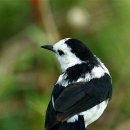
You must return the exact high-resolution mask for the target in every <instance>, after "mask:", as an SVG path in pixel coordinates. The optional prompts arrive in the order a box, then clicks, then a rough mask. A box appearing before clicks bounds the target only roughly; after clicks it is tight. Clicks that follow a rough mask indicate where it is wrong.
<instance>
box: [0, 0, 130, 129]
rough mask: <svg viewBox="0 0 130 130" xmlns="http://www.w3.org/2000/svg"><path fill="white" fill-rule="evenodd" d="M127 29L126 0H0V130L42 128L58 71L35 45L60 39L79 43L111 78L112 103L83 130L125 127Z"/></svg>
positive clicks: (129, 72)
mask: <svg viewBox="0 0 130 130" xmlns="http://www.w3.org/2000/svg"><path fill="white" fill-rule="evenodd" d="M129 28H130V1H129V0H118V1H117V0H98V1H96V0H93V1H92V0H75V1H70V0H66V1H61V0H55V1H54V0H50V1H49V0H1V1H0V50H1V51H0V115H1V116H0V130H41V129H42V130H43V129H44V119H45V111H46V107H47V104H48V102H49V99H50V94H51V90H52V88H53V84H54V83H55V82H56V80H57V77H58V75H59V74H60V67H59V63H58V62H57V60H56V58H55V56H54V55H53V54H50V53H49V52H48V51H43V50H42V49H41V48H40V46H41V45H43V44H47V43H51V44H53V43H55V42H56V41H57V40H59V39H61V38H65V37H74V38H77V39H80V40H82V41H83V42H84V43H85V44H86V45H87V46H88V47H89V48H91V50H92V51H93V52H94V53H95V54H96V55H97V56H98V57H100V58H101V59H102V61H103V62H104V63H105V65H106V66H107V67H108V68H109V70H110V73H111V75H112V79H113V98H112V101H111V102H110V104H109V107H108V108H107V110H106V111H105V113H104V114H103V116H102V117H101V118H100V119H99V120H98V121H96V122H95V123H93V125H90V126H89V127H88V129H90V130H92V129H97V130H126V129H127V128H129V126H128V124H129V119H130V103H129V100H130V88H129V84H130V80H129V77H130V69H129V66H130V51H129V49H130V38H129V35H130V30H129ZM125 122H127V123H125Z"/></svg>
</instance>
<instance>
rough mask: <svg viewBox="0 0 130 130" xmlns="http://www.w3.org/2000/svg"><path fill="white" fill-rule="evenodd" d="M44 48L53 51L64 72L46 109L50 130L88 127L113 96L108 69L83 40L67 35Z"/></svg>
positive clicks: (46, 126) (73, 129)
mask: <svg viewBox="0 0 130 130" xmlns="http://www.w3.org/2000/svg"><path fill="white" fill-rule="evenodd" d="M42 48H45V49H48V50H51V51H53V52H54V53H55V54H56V57H57V59H58V61H59V62H60V65H61V69H62V73H61V75H60V76H59V78H58V80H57V82H56V84H55V85H54V88H53V91H52V95H51V100H50V102H49V105H48V108H47V111H46V120H45V128H46V129H47V130H85V129H86V127H87V126H88V125H89V124H91V123H93V122H94V121H96V120H97V119H98V118H99V117H100V116H101V115H102V113H103V112H104V110H105V109H106V107H107V105H108V102H109V100H110V99H111V96H112V80H111V76H110V73H109V71H108V69H107V68H106V67H105V65H104V64H103V63H102V62H101V60H100V59H99V58H97V57H96V56H95V55H94V54H93V53H92V52H91V51H90V49H89V48H88V47H86V46H85V45H84V44H83V43H82V42H81V41H79V40H77V39H73V38H65V39H62V40H60V41H59V42H57V43H56V44H54V45H43V46H42Z"/></svg>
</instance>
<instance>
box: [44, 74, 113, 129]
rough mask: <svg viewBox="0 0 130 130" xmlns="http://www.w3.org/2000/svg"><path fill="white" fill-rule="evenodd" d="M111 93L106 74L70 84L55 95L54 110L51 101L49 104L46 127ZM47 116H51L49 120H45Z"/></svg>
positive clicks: (109, 96)
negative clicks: (87, 80)
mask: <svg viewBox="0 0 130 130" xmlns="http://www.w3.org/2000/svg"><path fill="white" fill-rule="evenodd" d="M111 94H112V87H111V78H110V76H109V75H108V74H105V75H104V76H103V77H102V78H99V79H92V80H91V81H89V82H79V83H74V84H70V85H69V86H67V87H66V88H65V89H64V90H63V91H62V92H61V93H60V94H59V95H58V97H56V99H55V103H54V105H55V110H54V108H53V106H52V103H51V104H49V105H50V106H48V110H47V113H48V114H47V116H46V127H52V126H54V125H55V124H56V123H57V122H58V121H59V122H63V121H65V120H67V119H68V118H70V117H71V116H73V115H75V114H77V113H80V112H82V111H85V110H88V109H90V108H92V107H93V106H95V105H97V104H99V103H100V102H102V101H104V100H106V99H108V98H109V99H110V98H111ZM51 115H53V118H52V116H51ZM49 116H51V117H50V119H51V122H48V121H47V120H49V121H50V119H49Z"/></svg>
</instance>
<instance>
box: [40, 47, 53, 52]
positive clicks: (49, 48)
mask: <svg viewBox="0 0 130 130" xmlns="http://www.w3.org/2000/svg"><path fill="white" fill-rule="evenodd" d="M41 48H44V49H47V50H50V51H53V52H55V51H54V50H53V46H52V45H43V46H41Z"/></svg>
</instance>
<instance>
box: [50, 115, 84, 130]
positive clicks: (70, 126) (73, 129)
mask: <svg viewBox="0 0 130 130" xmlns="http://www.w3.org/2000/svg"><path fill="white" fill-rule="evenodd" d="M49 130H86V129H85V124H84V118H83V116H79V118H78V121H76V122H73V123H68V122H63V123H59V124H58V125H56V126H55V127H53V128H52V129H49Z"/></svg>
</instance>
